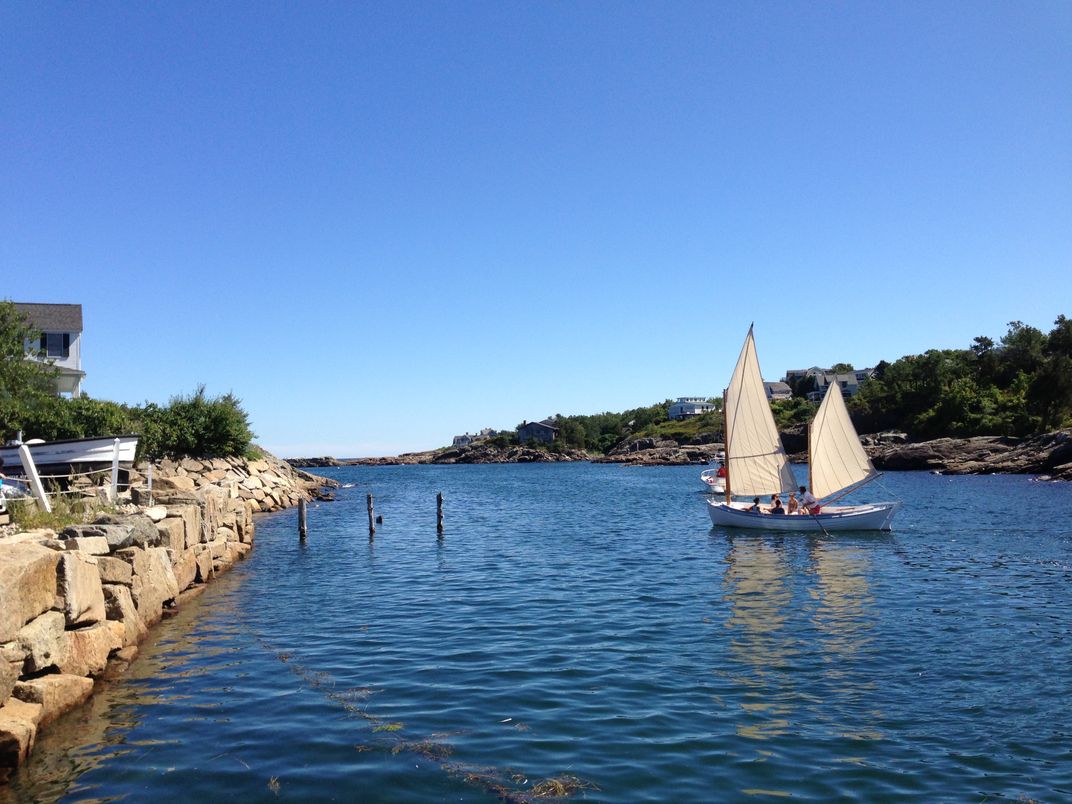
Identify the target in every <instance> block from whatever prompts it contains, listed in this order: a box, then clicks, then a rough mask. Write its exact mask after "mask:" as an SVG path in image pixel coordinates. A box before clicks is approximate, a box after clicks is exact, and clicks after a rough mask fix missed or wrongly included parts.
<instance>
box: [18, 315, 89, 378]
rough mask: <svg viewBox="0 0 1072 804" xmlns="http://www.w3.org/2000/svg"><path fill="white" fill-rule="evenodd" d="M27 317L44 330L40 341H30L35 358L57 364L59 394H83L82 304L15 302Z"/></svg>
mask: <svg viewBox="0 0 1072 804" xmlns="http://www.w3.org/2000/svg"><path fill="white" fill-rule="evenodd" d="M15 309H16V310H17V311H18V312H19V314H20V315H22V317H23V319H25V320H26V322H27V323H28V324H29V325H30V326H31V327H33V328H34V329H36V330H38V331H39V332H40V333H41V340H40V342H38V343H28V344H26V350H27V352H28V353H29V356H30V358H31V359H33V360H40V361H42V362H47V363H51V364H52V365H53V366H55V368H56V370H57V371H58V374H57V375H56V393H57V394H70V395H71V396H72V397H77V396H81V394H82V380H83V379H84V378H85V376H86V373H85V372H84V371H82V305H81V304H36V303H29V302H15Z"/></svg>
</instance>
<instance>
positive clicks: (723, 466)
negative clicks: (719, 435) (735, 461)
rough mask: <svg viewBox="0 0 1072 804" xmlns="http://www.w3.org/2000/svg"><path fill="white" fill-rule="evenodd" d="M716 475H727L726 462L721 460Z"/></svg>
mask: <svg viewBox="0 0 1072 804" xmlns="http://www.w3.org/2000/svg"><path fill="white" fill-rule="evenodd" d="M715 475H716V476H717V477H725V476H726V464H724V463H722V462H721V461H720V462H719V464H718V471H717V472H715Z"/></svg>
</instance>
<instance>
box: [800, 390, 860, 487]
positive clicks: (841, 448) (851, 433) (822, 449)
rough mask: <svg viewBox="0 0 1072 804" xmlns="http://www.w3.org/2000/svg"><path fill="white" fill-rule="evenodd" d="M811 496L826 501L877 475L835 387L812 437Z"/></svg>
mask: <svg viewBox="0 0 1072 804" xmlns="http://www.w3.org/2000/svg"><path fill="white" fill-rule="evenodd" d="M808 452H809V462H810V464H811V485H812V488H811V493H812V494H814V495H815V496H816V497H818V498H820V499H822V498H823V497H829V496H830V495H832V494H836V493H837V492H839V491H841V490H842V489H844V488H848V487H849V486H852V485H854V484H856V483H859V482H860V481H862V480H866V479H867V478H869V477H871V476H872V475H874V474H877V472H876V470H875V467H874V466H873V465H872V464H871V459H870V458H868V457H867V453H866V452H864V448H863V447H862V446H861V445H860V437H859V436H857V435H856V428H855V427H853V426H852V420H851V419H850V418H849V411H848V409H847V408H846V407H845V400H844V399H842V397H841V389H840V388H839V387H838V385H837V383H831V384H830V385H829V386H828V387H827V389H826V396H825V397H823V403H822V404H821V405H820V406H819V412H818V413H816V414H815V421H814V422H812V425H811V433H810V434H809V436H808Z"/></svg>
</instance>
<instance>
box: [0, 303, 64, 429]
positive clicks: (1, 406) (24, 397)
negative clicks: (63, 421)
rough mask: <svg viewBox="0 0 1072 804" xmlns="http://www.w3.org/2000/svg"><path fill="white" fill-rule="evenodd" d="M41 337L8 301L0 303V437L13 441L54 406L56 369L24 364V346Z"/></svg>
mask: <svg viewBox="0 0 1072 804" xmlns="http://www.w3.org/2000/svg"><path fill="white" fill-rule="evenodd" d="M39 338H40V333H39V332H37V331H36V330H34V329H33V327H31V326H30V325H29V324H28V323H27V322H26V320H25V319H24V318H22V316H21V315H19V312H18V310H17V308H16V307H15V305H14V304H13V303H12V302H10V301H0V436H2V437H3V438H4V440H7V439H10V438H12V437H14V436H15V435H16V434H17V433H18V432H19V431H20V430H23V429H25V427H26V424H27V422H28V420H29V418H30V416H31V414H32V413H33V411H35V410H37V409H41V408H44V407H51V406H52V405H54V400H55V399H56V395H55V377H56V369H55V368H53V367H52V366H51V364H48V363H43V362H40V361H37V360H27V358H26V354H27V351H26V347H27V344H34V343H37V341H38V339H39Z"/></svg>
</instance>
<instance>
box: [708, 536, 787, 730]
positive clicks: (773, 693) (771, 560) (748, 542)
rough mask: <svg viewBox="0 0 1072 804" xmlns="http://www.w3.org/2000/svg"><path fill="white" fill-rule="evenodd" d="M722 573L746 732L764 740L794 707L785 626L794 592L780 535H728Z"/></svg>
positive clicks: (734, 676)
mask: <svg viewBox="0 0 1072 804" xmlns="http://www.w3.org/2000/svg"><path fill="white" fill-rule="evenodd" d="M728 541H729V551H728V552H727V554H726V570H725V572H724V574H723V585H724V588H725V596H724V598H723V599H724V600H725V602H726V603H727V604H728V607H729V616H728V617H727V619H726V623H725V627H726V629H727V630H728V631H729V632H730V640H729V652H730V656H731V657H732V658H733V659H734V660H735V662H736V665H737V668H736V669H737V672H736V673H733V674H731V676H730V680H731V681H732V682H733V684H734V685H736V686H738V687H739V688H740V689H741V690H742V691H743V692H742V698H743V700H742V701H741V703H740V707H741V710H742V712H743V713H744V718H743V719H742V722H741V723H739V724H738V726H737V733H738V734H739V735H740V736H742V737H748V738H751V739H756V740H765V739H769V738H772V737H777V736H779V735H781V734H784V733H785V730H786V728H787V727H788V725H789V716H790V715H791V713H792V711H793V698H794V694H793V690H792V687H791V681H790V678H789V676H788V675H787V673H786V672H785V670H786V667H787V666H788V665H789V664H791V663H792V661H793V658H794V654H795V650H794V647H793V640H792V638H791V637H790V634H789V631H788V629H787V621H788V606H789V603H790V600H791V598H792V592H791V589H790V587H789V584H788V576H789V567H788V565H787V564H786V562H785V558H784V553H783V550H782V544H781V540H778V542H776V543H773V544H771V543H767V542H765V541H764V540H763V539H762V538H757V537H754V536H736V535H735V536H730V537H728Z"/></svg>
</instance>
